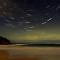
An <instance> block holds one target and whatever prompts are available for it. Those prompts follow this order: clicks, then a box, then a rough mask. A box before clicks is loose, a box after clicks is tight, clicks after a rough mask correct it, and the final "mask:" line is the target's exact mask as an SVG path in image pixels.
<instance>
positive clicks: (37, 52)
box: [0, 46, 60, 60]
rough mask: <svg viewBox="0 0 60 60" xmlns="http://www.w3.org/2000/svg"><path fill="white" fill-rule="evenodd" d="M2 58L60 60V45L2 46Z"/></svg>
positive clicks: (9, 59)
mask: <svg viewBox="0 0 60 60" xmlns="http://www.w3.org/2000/svg"><path fill="white" fill-rule="evenodd" d="M0 59H1V60H60V47H22V46H20V47H19V46H0Z"/></svg>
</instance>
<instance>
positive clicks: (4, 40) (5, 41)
mask: <svg viewBox="0 0 60 60" xmlns="http://www.w3.org/2000/svg"><path fill="white" fill-rule="evenodd" d="M8 44H11V42H10V41H9V40H8V39H7V38H5V37H2V36H0V45H8Z"/></svg>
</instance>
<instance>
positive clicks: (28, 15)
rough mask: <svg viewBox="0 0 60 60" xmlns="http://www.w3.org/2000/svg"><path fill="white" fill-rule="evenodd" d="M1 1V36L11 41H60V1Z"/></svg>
mask: <svg viewBox="0 0 60 60" xmlns="http://www.w3.org/2000/svg"><path fill="white" fill-rule="evenodd" d="M0 1H2V2H0V3H1V4H0V35H2V36H5V37H7V38H8V39H11V40H32V41H35V40H60V27H59V26H60V0H0Z"/></svg>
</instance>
